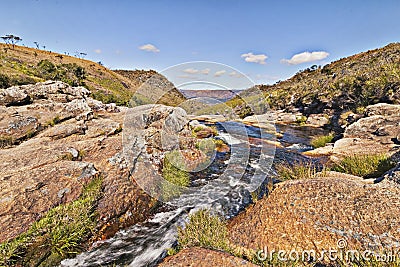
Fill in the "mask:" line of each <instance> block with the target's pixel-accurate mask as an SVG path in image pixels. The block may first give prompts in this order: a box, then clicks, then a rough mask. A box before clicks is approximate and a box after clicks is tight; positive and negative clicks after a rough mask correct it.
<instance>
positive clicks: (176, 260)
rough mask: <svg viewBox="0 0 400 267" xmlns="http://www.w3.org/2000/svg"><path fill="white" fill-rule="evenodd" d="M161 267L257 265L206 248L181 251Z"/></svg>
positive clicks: (160, 266) (166, 260)
mask: <svg viewBox="0 0 400 267" xmlns="http://www.w3.org/2000/svg"><path fill="white" fill-rule="evenodd" d="M158 266H159V267H184V266H196V267H211V266H221V267H236V266H242V267H253V266H254V267H255V266H257V265H255V264H253V263H251V262H248V261H246V260H244V259H241V258H238V257H235V256H232V255H230V254H228V253H225V252H220V251H214V250H209V249H205V248H197V247H194V248H187V249H184V250H182V251H180V252H179V253H178V254H176V255H174V256H171V257H168V258H166V259H165V260H164V261H163V262H162V263H160V264H159V265H158Z"/></svg>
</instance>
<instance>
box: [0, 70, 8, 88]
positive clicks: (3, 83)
mask: <svg viewBox="0 0 400 267" xmlns="http://www.w3.org/2000/svg"><path fill="white" fill-rule="evenodd" d="M8 87H10V79H9V78H8V76H7V75H5V74H2V73H0V88H8Z"/></svg>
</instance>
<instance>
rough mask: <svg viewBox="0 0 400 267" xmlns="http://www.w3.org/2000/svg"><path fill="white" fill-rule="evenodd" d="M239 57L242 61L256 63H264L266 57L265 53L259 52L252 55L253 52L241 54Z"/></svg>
mask: <svg viewBox="0 0 400 267" xmlns="http://www.w3.org/2000/svg"><path fill="white" fill-rule="evenodd" d="M240 57H242V58H244V61H246V62H251V63H257V64H265V60H266V59H267V58H268V57H267V55H264V54H259V55H254V54H253V53H247V54H243V55H241V56H240Z"/></svg>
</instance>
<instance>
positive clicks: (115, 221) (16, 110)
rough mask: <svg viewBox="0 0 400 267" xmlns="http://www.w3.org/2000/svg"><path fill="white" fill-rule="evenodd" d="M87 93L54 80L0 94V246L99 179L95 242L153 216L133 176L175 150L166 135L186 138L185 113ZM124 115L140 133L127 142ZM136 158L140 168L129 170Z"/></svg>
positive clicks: (157, 165) (150, 201)
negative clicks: (126, 105) (130, 104)
mask: <svg viewBox="0 0 400 267" xmlns="http://www.w3.org/2000/svg"><path fill="white" fill-rule="evenodd" d="M89 94H90V92H89V91H88V90H87V89H85V88H83V87H71V86H69V85H67V84H65V83H62V82H53V81H48V82H44V83H37V84H34V85H24V86H16V87H12V88H8V89H0V147H1V148H2V149H0V158H1V161H0V203H1V206H0V242H2V241H5V240H9V239H11V238H14V237H16V236H17V235H18V234H20V233H22V232H24V231H26V230H27V229H28V228H29V227H30V225H32V223H33V222H34V221H37V220H38V219H40V218H41V217H42V216H43V215H44V214H45V213H46V212H47V211H48V210H49V209H51V208H53V207H55V206H58V205H60V204H62V203H67V202H71V201H74V200H76V199H77V198H78V197H79V196H80V195H81V193H82V190H83V188H84V186H85V185H86V184H88V183H89V182H90V181H91V180H92V179H94V178H95V177H102V179H103V193H102V198H101V199H100V201H99V203H98V205H97V208H96V212H97V214H98V216H99V220H98V229H100V230H99V235H103V236H102V238H105V237H108V236H109V235H112V234H113V233H114V232H115V231H117V230H118V229H119V228H121V227H125V226H127V225H130V224H133V223H136V222H138V221H142V220H144V219H146V217H147V216H149V215H150V213H151V212H152V209H153V208H154V207H155V205H156V203H157V201H156V200H155V199H153V198H152V197H150V196H149V195H148V194H146V193H145V192H144V191H143V190H142V189H141V187H140V186H138V184H137V182H136V181H137V178H142V177H147V178H148V176H147V174H148V173H149V170H153V171H154V172H156V173H158V172H160V168H161V162H162V157H163V154H164V153H165V152H166V151H168V150H169V149H174V148H176V147H179V142H178V143H174V142H172V141H171V138H168V135H170V136H172V137H174V136H175V135H181V134H182V135H183V136H185V135H190V134H191V132H190V131H189V130H188V125H187V119H186V113H185V112H184V111H183V110H182V109H180V108H173V107H166V106H163V105H148V106H145V107H138V108H137V110H132V109H128V108H123V107H117V106H115V105H114V104H103V103H101V102H99V101H97V100H94V99H92V98H90V97H89ZM128 113H129V114H135V116H134V117H131V118H130V121H128V124H129V123H134V124H135V126H137V127H138V133H139V134H138V136H140V138H138V139H137V140H135V142H133V143H130V141H129V140H128V141H127V140H123V138H122V137H123V134H122V132H121V131H122V130H123V128H124V127H123V126H124V119H125V117H126V115H127V114H128ZM125 123H127V122H125ZM162 133H165V134H164V135H163V134H162ZM139 139H140V140H139ZM174 140H176V139H174ZM137 141H141V142H137ZM192 141H193V140H192ZM163 142H164V144H163ZM192 145H193V144H192ZM124 147H128V148H129V149H127V150H126V151H125V150H124ZM130 149H131V150H130ZM139 157H140V162H141V164H142V165H144V166H145V168H144V167H143V168H139V167H138V166H139V165H138V166H136V165H135V163H136V161H137V160H138V158H139Z"/></svg>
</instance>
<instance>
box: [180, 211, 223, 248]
mask: <svg viewBox="0 0 400 267" xmlns="http://www.w3.org/2000/svg"><path fill="white" fill-rule="evenodd" d="M178 243H179V248H187V247H196V246H197V247H204V248H209V249H219V250H224V251H229V250H230V249H229V240H228V227H227V225H226V223H225V222H224V221H223V220H222V219H220V218H219V217H218V216H215V215H211V213H210V212H209V211H208V210H204V209H202V210H199V211H197V212H195V213H193V214H191V215H189V221H188V223H187V224H186V225H185V227H184V228H182V227H178Z"/></svg>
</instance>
